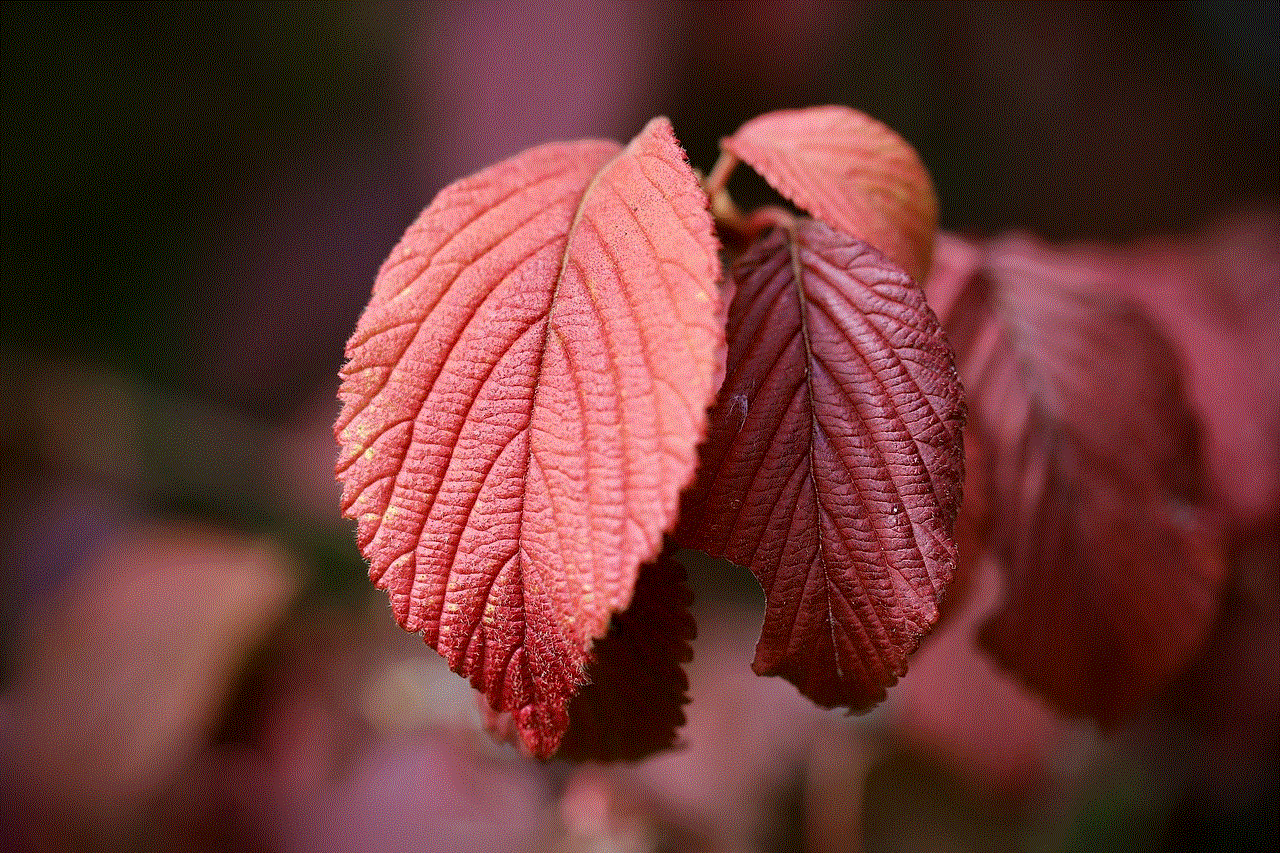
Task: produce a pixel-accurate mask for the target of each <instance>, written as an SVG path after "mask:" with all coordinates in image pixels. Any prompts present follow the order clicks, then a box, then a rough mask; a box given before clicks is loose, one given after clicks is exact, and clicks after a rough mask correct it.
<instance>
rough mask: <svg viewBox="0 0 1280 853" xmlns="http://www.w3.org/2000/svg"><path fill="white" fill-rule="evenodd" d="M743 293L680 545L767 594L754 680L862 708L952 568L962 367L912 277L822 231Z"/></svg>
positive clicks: (766, 252) (741, 281)
mask: <svg viewBox="0 0 1280 853" xmlns="http://www.w3.org/2000/svg"><path fill="white" fill-rule="evenodd" d="M733 278H734V281H735V283H736V285H737V293H736V295H735V296H734V298H733V302H732V304H731V306H730V310H729V361H728V368H727V371H728V375H727V378H726V380H725V385H724V388H723V389H722V390H721V394H720V399H719V401H718V403H717V404H716V406H715V408H714V409H713V410H712V415H711V423H712V427H711V434H710V437H709V439H708V441H707V444H706V445H705V446H704V448H703V466H702V468H701V469H700V471H699V476H698V480H697V482H696V484H695V486H694V488H693V489H692V490H691V491H690V493H689V494H688V495H687V496H686V502H685V506H684V514H683V515H682V517H681V527H680V531H679V534H678V536H679V537H680V539H681V542H682V543H683V544H687V545H689V546H690V547H695V548H700V549H702V550H705V551H706V552H708V553H710V554H712V555H714V556H719V557H726V558H728V559H730V560H732V561H734V562H736V563H739V564H741V565H744V566H746V567H748V568H749V569H751V571H752V572H753V573H754V574H755V576H756V577H757V578H758V579H759V581H760V583H761V585H762V586H763V587H764V590H765V594H766V597H767V605H766V607H767V609H766V613H765V624H764V629H763V631H762V635H761V638H760V643H759V645H758V646H757V648H756V659H755V664H754V667H755V670H756V672H758V673H760V674H762V675H782V676H785V677H786V678H787V679H789V680H790V681H792V682H793V683H794V684H795V685H796V686H797V687H799V688H800V690H801V692H803V693H804V694H805V695H806V696H808V697H809V698H811V699H813V700H814V701H815V702H817V703H818V704H820V705H824V706H826V707H835V706H839V705H844V706H848V707H849V708H851V709H858V710H860V709H865V708H868V707H870V706H871V705H873V704H875V703H876V702H878V701H880V700H881V699H882V698H883V697H884V691H885V688H886V687H887V686H889V685H892V684H893V683H894V682H895V681H896V680H897V678H898V676H900V675H902V673H904V672H905V671H906V658H907V655H908V654H910V652H911V651H912V650H913V649H914V648H915V647H916V645H917V643H918V642H919V640H920V638H921V636H923V635H924V634H925V633H927V632H928V631H929V629H930V627H931V626H932V625H933V623H934V622H935V620H936V619H937V617H938V602H939V598H940V596H941V595H942V591H943V590H944V589H945V587H946V585H947V583H948V582H949V581H950V580H951V575H952V572H953V570H954V567H955V561H956V547H955V542H954V541H953V539H952V526H953V524H954V521H955V517H956V510H957V506H958V505H959V502H960V488H961V480H962V476H963V453H962V446H961V433H962V429H963V422H964V411H963V406H962V404H961V391H960V384H959V380H958V379H957V376H956V372H955V367H954V364H953V362H952V356H951V351H950V348H949V347H948V345H947V342H946V340H945V339H944V338H943V335H942V330H941V328H940V326H939V325H938V322H937V320H936V318H935V317H934V316H933V313H932V312H931V311H930V310H929V308H928V306H927V305H926V304H925V302H924V296H923V294H922V293H921V292H920V290H919V288H917V287H916V286H915V285H914V284H913V283H912V281H911V279H910V278H908V277H907V276H906V275H905V274H904V273H902V272H901V271H900V270H898V269H897V268H896V267H895V266H893V265H892V264H891V263H889V262H888V261H886V260H885V258H884V256H883V255H881V254H880V253H879V252H877V251H876V250H875V249H872V248H871V247H870V246H868V245H867V244H866V243H864V242H862V241H861V240H855V239H853V238H852V237H848V236H846V235H844V234H841V233H839V232H838V231H835V230H834V229H832V228H830V227H828V226H827V225H825V224H823V223H821V222H817V221H813V220H800V221H798V222H797V223H796V225H795V228H794V231H792V230H788V229H777V230H775V231H773V232H771V233H770V234H768V235H767V236H765V237H764V238H763V239H762V240H761V241H760V242H758V243H757V244H756V245H755V246H754V247H753V248H752V249H750V250H749V251H748V252H747V254H746V255H745V256H744V257H743V258H742V259H741V260H740V261H739V263H738V264H737V265H736V266H735V268H734V271H733Z"/></svg>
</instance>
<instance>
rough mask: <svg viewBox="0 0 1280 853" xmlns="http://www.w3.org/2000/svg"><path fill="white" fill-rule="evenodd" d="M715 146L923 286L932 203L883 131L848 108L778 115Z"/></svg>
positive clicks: (909, 160) (926, 186)
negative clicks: (880, 255)
mask: <svg viewBox="0 0 1280 853" xmlns="http://www.w3.org/2000/svg"><path fill="white" fill-rule="evenodd" d="M721 145H722V147H723V148H724V149H725V150H726V151H729V152H731V153H732V154H734V155H735V156H737V157H738V158H739V159H741V160H742V161H743V162H745V163H747V164H748V165H750V166H751V167H752V168H753V169H755V170H756V171H757V172H759V173H760V175H761V176H762V177H763V178H764V179H765V180H766V181H768V182H769V184H770V185H771V186H772V187H773V188H774V189H776V190H777V191H778V192H780V193H782V195H784V196H786V197H787V198H788V199H790V200H791V201H792V202H794V203H795V204H797V205H799V206H800V207H802V208H804V209H805V210H807V211H808V212H809V213H810V214H812V215H813V216H814V217H816V218H817V219H820V220H822V221H823V222H826V223H827V224H828V225H830V226H832V227H833V228H836V229H837V230H839V231H843V232H844V233H846V234H851V235H853V236H854V237H858V238H859V239H862V240H865V241H867V242H868V243H870V244H871V245H872V246H874V247H875V248H877V249H879V250H880V251H881V252H883V253H884V255H885V257H887V258H888V259H889V260H891V261H893V262H894V263H895V264H897V265H898V266H899V267H901V268H902V269H903V270H905V271H906V272H907V274H908V275H910V276H911V278H912V279H913V280H914V281H917V282H920V281H923V280H924V276H925V275H926V274H927V273H928V272H929V264H930V258H931V255H932V253H933V240H934V234H935V232H936V231H937V227H938V200H937V196H936V195H935V194H934V190H933V181H932V180H931V179H930V178H929V172H928V170H927V169H925V167H924V165H923V164H922V163H921V162H920V158H919V156H917V154H916V152H915V149H913V148H912V147H911V146H910V145H909V144H908V143H907V142H906V141H905V140H904V139H903V138H902V137H900V136H899V135H898V134H896V133H894V132H893V130H891V129H890V128H888V127H886V126H885V125H883V124H881V123H880V122H878V121H876V120H875V119H873V118H871V117H870V116H868V115H866V114H865V113H861V112H858V111H857V110H853V109H850V108H849V107H842V106H825V107H809V108H807V109H801V110H779V111H777V112H772V113H766V114H764V115H762V116H759V117H757V118H754V119H752V120H751V121H749V122H747V123H746V124H744V125H743V126H742V127H741V128H739V129H738V132H737V133H735V134H734V135H733V136H731V137H729V138H728V139H725V140H724V141H723V142H721Z"/></svg>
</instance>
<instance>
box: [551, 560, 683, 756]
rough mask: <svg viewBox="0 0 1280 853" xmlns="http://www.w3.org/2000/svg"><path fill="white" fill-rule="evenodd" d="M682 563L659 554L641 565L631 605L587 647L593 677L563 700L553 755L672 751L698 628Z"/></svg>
mask: <svg viewBox="0 0 1280 853" xmlns="http://www.w3.org/2000/svg"><path fill="white" fill-rule="evenodd" d="M692 603H693V595H692V594H691V593H690V592H689V588H688V586H687V585H686V584H685V570H684V566H682V565H680V564H679V563H677V562H676V561H675V560H674V559H672V558H671V557H670V556H668V555H666V554H663V555H662V556H660V557H659V558H658V559H657V560H656V561H654V562H652V563H647V564H645V565H644V566H643V567H641V569H640V577H639V579H638V580H637V581H636V592H635V596H634V597H633V598H632V599H631V605H630V606H629V607H627V609H626V610H624V611H623V612H622V613H619V614H616V615H615V616H614V617H613V624H612V625H611V626H610V627H609V633H608V634H606V635H605V637H604V639H603V640H600V641H599V642H597V643H596V644H595V647H594V648H592V650H591V654H592V657H593V658H594V660H593V661H592V663H591V666H590V667H588V669H587V676H588V677H589V678H590V679H591V682H590V683H589V684H587V685H586V686H584V687H583V688H582V689H581V690H579V691H578V695H577V696H575V697H573V701H572V702H571V703H570V704H569V731H567V732H566V733H565V736H564V740H563V741H561V743H560V751H559V752H558V753H557V755H558V756H559V757H561V758H568V759H570V760H579V761H580V760H594V761H636V760H639V759H641V758H645V757H646V756H648V755H651V754H653V753H655V752H659V751H661V750H664V749H670V748H671V747H672V746H673V745H674V744H675V739H676V732H677V730H678V729H679V728H680V727H681V726H683V725H684V706H685V705H686V704H688V701H689V698H688V695H687V691H688V689H689V679H688V677H687V676H686V675H685V672H684V668H683V667H682V664H685V663H688V662H689V661H690V660H692V659H693V649H692V648H691V647H690V645H689V644H690V643H691V642H692V641H693V639H694V637H695V636H697V633H698V631H697V627H696V626H695V625H694V622H693V616H692V614H691V613H690V612H689V606H690V605H691V604H692Z"/></svg>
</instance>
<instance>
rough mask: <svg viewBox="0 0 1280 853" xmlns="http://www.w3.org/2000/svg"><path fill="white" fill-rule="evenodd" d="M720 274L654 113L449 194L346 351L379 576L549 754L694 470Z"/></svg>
mask: <svg viewBox="0 0 1280 853" xmlns="http://www.w3.org/2000/svg"><path fill="white" fill-rule="evenodd" d="M718 269H719V261H718V259H717V256H716V244H715V240H714V238H713V236H712V230H711V220H710V216H709V214H708V213H707V211H706V198H705V196H704V195H703V194H702V192H701V190H700V188H699V186H698V182H697V179H696V178H695V176H694V175H693V172H692V170H691V169H690V168H689V165H688V163H687V162H686V161H685V158H684V152H683V151H682V150H681V148H680V146H679V144H678V143H677V141H676V139H675V137H674V136H673V134H672V132H671V127H670V124H669V123H668V122H667V121H666V119H655V120H654V121H652V122H650V123H649V125H648V126H647V127H646V128H645V129H644V130H643V131H642V132H641V133H640V134H639V135H638V136H637V137H636V138H635V139H634V140H633V141H632V142H631V144H630V145H628V146H627V147H626V148H625V149H622V148H620V147H619V146H618V145H617V144H615V143H612V142H598V141H583V142H572V143H556V144H551V145H544V146H541V147H538V148H534V149H531V150H529V151H526V152H525V153H523V154H520V155H517V156H515V157H513V158H511V159H509V160H506V161H504V162H502V163H499V164H498V165H496V166H492V167H490V168H488V169H486V170H484V171H482V172H480V173H478V174H476V175H474V176H472V177H470V178H466V179H464V180H461V181H459V182H457V183H455V184H453V185H451V186H449V187H447V188H445V189H444V190H443V191H441V193H440V194H439V195H438V196H437V197H436V199H435V200H434V201H433V202H432V203H431V205H430V206H429V207H428V208H427V209H426V210H425V211H424V212H423V214H422V215H421V217H420V218H419V219H418V221H417V222H416V223H415V224H414V225H413V226H411V227H410V228H409V230H408V232H407V233H406V234H405V236H404V238H403V239H402V240H401V242H400V244H399V245H398V246H397V247H396V248H395V249H394V251H393V252H392V253H391V256H390V257H389V258H388V259H387V261H386V263H385V264H384V265H383V267H382V270H381V271H380V272H379V274H378V278H377V281H376V283H375V284H374V289H373V297H372V300H371V301H370V303H369V306H368V308H367V309H366V310H365V312H364V315H363V316H362V317H361V318H360V321H359V324H358V325H357V327H356V331H355V334H354V335H353V337H352V338H351V340H350V342H349V343H348V345H347V357H348V359H349V361H348V363H347V365H346V367H345V368H344V369H343V373H342V375H343V383H342V388H341V391H340V392H339V396H340V398H341V399H342V401H343V408H342V413H341V415H340V416H339V419H338V422H337V425H336V427H335V432H336V435H337V437H338V441H339V443H340V444H341V446H342V450H341V454H340V458H339V461H338V467H337V470H338V477H339V479H340V480H341V481H342V483H343V497H342V507H343V511H344V513H345V514H346V515H347V516H348V517H350V518H353V519H356V520H357V522H358V529H357V540H358V542H359V545H360V549H361V551H362V552H363V553H364V555H365V557H367V558H368V560H369V563H370V577H371V578H372V579H373V580H374V581H375V583H376V584H377V586H378V587H380V588H383V589H385V590H387V593H388V595H389V597H390V600H391V605H392V608H393V610H394V612H395V617H396V619H397V621H398V622H399V623H400V624H401V625H402V626H403V627H404V628H405V629H406V630H409V631H421V632H422V635H423V638H424V639H425V640H426V642H427V643H429V644H430V645H431V646H433V647H434V648H436V649H437V650H438V651H439V652H440V653H441V654H442V655H443V656H444V657H445V658H446V659H447V660H448V662H449V665H450V666H451V667H452V668H453V669H454V671H456V672H458V673H460V674H461V675H464V676H466V677H468V678H470V680H471V683H472V685H473V686H475V687H476V689H478V690H480V691H482V692H483V693H484V695H485V697H486V699H487V700H488V702H489V704H490V706H491V707H492V708H493V709H494V710H495V711H497V712H510V713H511V715H512V717H513V719H514V721H515V724H516V726H517V728H518V730H519V732H520V736H521V737H522V738H523V740H524V742H525V745H526V746H527V747H528V749H529V751H530V752H532V753H533V754H534V755H537V756H539V757H541V758H546V757H548V756H550V755H551V754H552V753H554V752H555V750H556V747H557V745H558V744H559V742H560V739H561V737H562V736H563V735H564V732H565V729H566V727H567V726H568V713H567V707H568V705H569V702H570V700H571V699H572V697H573V696H574V694H575V693H577V691H578V689H579V687H580V686H581V685H582V684H583V683H584V682H585V680H586V676H585V670H586V668H587V665H588V663H589V661H590V649H591V645H592V643H593V641H594V640H595V639H596V638H598V637H600V636H602V635H604V634H605V632H606V630H607V629H608V627H609V621H610V617H611V615H612V614H613V613H614V612H616V611H619V610H622V609H624V608H625V607H626V606H627V604H628V602H629V601H630V599H631V595H632V591H633V589H634V587H635V583H636V576H637V573H638V571H639V567H640V565H641V564H642V563H644V562H645V561H647V560H650V559H651V558H653V557H654V556H655V555H656V554H657V553H658V550H659V548H660V546H661V544H662V534H663V532H664V531H665V530H667V529H668V528H669V527H670V526H671V525H672V524H673V523H674V520H675V513H676V508H677V503H678V499H679V493H680V490H681V489H682V488H683V487H684V486H685V485H686V484H687V483H688V482H689V480H690V479H691V478H692V476H693V470H694V466H695V463H696V461H697V457H696V451H695V448H696V446H697V443H698V441H699V440H700V439H701V438H702V436H703V434H704V432H705V429H706V408H707V406H708V405H709V404H710V402H711V400H712V399H713V398H714V395H715V390H716V384H717V382H718V379H719V376H720V375H721V370H722V358H723V346H724V339H723V328H722V325H721V322H720V317H722V312H721V310H720V307H719V295H718V291H717V287H716V278H717V275H718Z"/></svg>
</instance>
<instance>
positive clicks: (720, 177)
mask: <svg viewBox="0 0 1280 853" xmlns="http://www.w3.org/2000/svg"><path fill="white" fill-rule="evenodd" d="M737 165H738V155H736V154H734V153H733V152H732V151H726V150H725V149H723V148H722V149H720V157H719V158H718V159H717V160H716V164H715V165H714V166H712V167H711V171H710V172H709V173H708V174H707V176H706V177H705V178H703V179H702V190H703V192H705V193H706V194H707V198H715V196H716V194H717V193H719V192H720V191H721V190H723V189H724V188H725V185H726V184H728V183H729V175H731V174H733V170H734V168H735V167H736V166H737Z"/></svg>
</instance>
